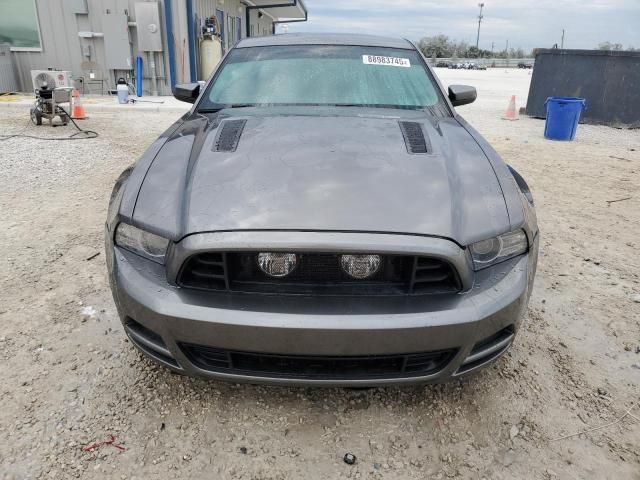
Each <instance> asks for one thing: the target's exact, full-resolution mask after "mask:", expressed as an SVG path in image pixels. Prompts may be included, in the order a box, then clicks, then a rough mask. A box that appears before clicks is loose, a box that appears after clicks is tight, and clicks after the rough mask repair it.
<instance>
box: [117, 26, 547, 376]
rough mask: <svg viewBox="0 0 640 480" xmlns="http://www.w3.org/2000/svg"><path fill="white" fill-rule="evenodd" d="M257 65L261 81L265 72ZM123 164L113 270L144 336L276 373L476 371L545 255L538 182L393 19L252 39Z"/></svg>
mask: <svg viewBox="0 0 640 480" xmlns="http://www.w3.org/2000/svg"><path fill="white" fill-rule="evenodd" d="M256 79H260V80H259V81H256ZM175 96H176V97H177V98H178V99H179V100H183V101H186V102H190V103H193V107H192V108H191V110H190V111H189V112H188V113H186V114H185V115H184V116H183V117H182V118H180V120H178V121H177V122H176V123H175V124H174V125H172V126H171V127H169V129H168V130H167V131H166V132H165V133H164V134H163V135H162V136H161V137H160V138H158V139H157V140H156V141H155V142H154V143H153V144H152V145H151V146H150V147H149V149H148V150H147V152H146V153H145V154H144V155H143V156H142V157H141V158H140V159H139V160H138V162H137V163H136V164H135V166H134V167H133V168H132V169H128V170H127V171H125V172H124V173H123V175H122V176H121V177H120V179H119V180H118V182H117V184H116V186H115V188H114V191H113V194H112V197H111V202H110V205H109V211H108V217H107V222H106V230H105V232H106V238H105V240H106V253H107V255H106V256H107V266H108V271H109V278H110V284H111V288H112V292H113V297H114V300H115V303H116V305H117V310H118V312H119V314H120V317H121V320H122V323H123V325H124V330H125V332H126V334H127V335H128V337H129V339H130V340H131V342H132V343H133V345H135V347H136V348H138V349H139V350H140V351H141V352H142V353H144V354H145V355H147V356H148V357H150V358H151V359H153V360H155V361H156V362H158V363H160V364H162V365H164V366H166V367H168V368H170V369H172V370H174V371H176V372H179V373H181V374H188V375H194V376H203V377H209V378H217V379H224V380H229V381H233V382H239V381H245V382H255V383H271V384H283V383H287V384H288V383H293V384H305V385H351V386H368V385H388V384H398V383H424V382H435V381H444V380H448V379H453V378H459V377H462V376H463V375H466V374H470V373H472V372H475V371H477V370H479V369H481V368H482V367H485V366H487V365H488V364H490V363H491V362H493V361H494V360H496V359H497V358H498V357H500V356H501V355H503V354H504V353H505V352H506V351H507V350H508V349H509V347H510V346H511V344H512V343H513V341H514V338H515V335H516V333H517V331H518V328H519V327H520V324H521V320H522V317H523V314H524V312H525V311H526V308H527V303H528V300H529V296H530V294H531V289H532V285H533V280H534V275H535V272H536V264H537V256H538V244H539V236H538V226H537V223H536V215H535V209H534V204H533V198H532V196H531V193H530V191H529V188H528V186H527V184H526V182H525V181H524V179H523V178H522V177H521V176H520V175H519V174H518V173H517V172H516V171H515V170H513V168H511V167H509V166H508V165H507V164H506V163H505V162H504V161H503V160H502V159H501V158H500V156H499V155H498V154H497V153H496V151H495V150H494V149H493V148H491V146H490V145H489V143H488V142H487V141H486V140H485V139H484V138H483V137H482V136H481V135H480V134H479V133H478V132H477V131H476V130H475V129H474V128H473V127H471V125H469V124H468V123H467V122H466V121H465V120H464V119H463V118H462V117H461V116H460V115H458V113H457V112H456V110H455V107H458V106H462V105H466V104H469V103H471V102H473V101H474V100H475V98H476V90H475V88H473V87H470V86H464V85H450V86H449V87H448V89H443V88H442V87H441V86H440V84H439V83H438V81H437V80H436V77H435V75H434V73H433V71H432V69H431V68H430V67H429V65H428V63H427V61H426V60H425V58H424V57H423V56H422V55H421V53H420V51H419V50H418V49H417V48H416V47H415V46H414V45H413V44H411V43H410V42H408V41H406V40H400V39H393V38H385V37H379V36H360V35H337V34H327V35H319V34H285V35H276V36H265V37H252V38H247V39H243V40H241V41H240V42H238V43H237V44H236V46H235V47H233V48H232V49H231V51H230V52H229V53H228V54H227V56H226V57H225V59H224V60H223V61H222V63H221V64H220V65H219V66H218V67H217V69H216V71H215V72H214V74H213V76H212V78H211V79H210V80H209V81H208V82H207V84H206V85H205V86H204V87H202V86H201V85H200V84H198V83H192V84H186V85H177V86H176V88H175Z"/></svg>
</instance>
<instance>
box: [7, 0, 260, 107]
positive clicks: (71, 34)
mask: <svg viewBox="0 0 640 480" xmlns="http://www.w3.org/2000/svg"><path fill="white" fill-rule="evenodd" d="M137 1H140V0H86V5H87V9H86V12H87V13H76V12H77V11H78V10H83V8H82V5H83V1H82V0H75V1H69V0H36V4H37V10H38V20H39V24H40V32H41V36H42V44H43V50H42V52H13V56H14V59H15V63H16V66H17V77H18V81H19V84H20V88H21V90H23V91H30V90H31V88H32V86H31V73H30V71H31V70H40V69H47V68H55V69H59V70H70V71H71V72H73V76H74V79H82V80H83V82H82V83H83V84H84V91H85V93H96V94H99V93H102V92H103V91H107V90H109V89H113V88H115V82H116V80H117V78H118V77H121V76H122V77H127V76H131V72H128V71H113V70H109V69H108V68H107V65H106V63H105V51H104V39H103V38H99V37H97V38H80V37H79V36H78V32H81V31H85V32H97V33H103V29H102V28H103V27H102V16H103V14H106V13H119V14H123V13H124V14H127V15H128V18H129V21H135V4H136V3H137ZM159 4H160V29H161V31H162V34H163V43H164V51H163V52H158V53H156V72H157V75H158V90H159V93H160V94H161V95H170V94H171V87H170V80H169V68H168V61H169V56H168V48H167V47H168V44H167V35H166V28H165V25H166V23H165V18H164V5H163V1H162V0H159ZM193 6H194V13H197V14H198V16H199V17H200V18H204V17H207V16H211V15H215V11H216V9H223V10H224V11H225V22H226V20H227V18H226V16H227V14H229V15H231V16H233V17H234V18H235V17H240V18H241V23H242V37H244V36H245V7H244V5H243V4H241V3H240V0H193ZM171 11H172V16H173V28H174V35H173V43H174V49H175V70H176V81H177V82H178V83H180V82H183V81H190V74H189V55H190V52H189V41H188V28H187V14H186V0H172V9H171ZM252 21H253V22H254V23H255V24H254V32H255V34H256V35H262V34H263V33H264V32H268V33H269V34H270V33H271V19H270V18H269V17H268V16H267V15H264V16H263V17H262V19H260V20H258V16H257V12H255V11H254V12H253V13H252ZM226 27H227V26H226V25H225V30H226ZM196 33H197V32H196ZM129 34H130V40H131V55H132V65H135V57H136V56H137V55H138V47H137V35H136V27H130V28H129ZM232 43H235V42H232ZM87 48H88V49H89V51H87ZM87 53H90V57H87V56H86V54H87ZM143 60H144V77H145V81H144V94H145V95H149V94H150V90H151V82H150V81H149V74H150V72H149V68H148V67H149V61H148V57H145V56H144V55H143ZM91 73H93V75H94V77H95V78H93V79H91V78H90V76H91V75H90V74H91Z"/></svg>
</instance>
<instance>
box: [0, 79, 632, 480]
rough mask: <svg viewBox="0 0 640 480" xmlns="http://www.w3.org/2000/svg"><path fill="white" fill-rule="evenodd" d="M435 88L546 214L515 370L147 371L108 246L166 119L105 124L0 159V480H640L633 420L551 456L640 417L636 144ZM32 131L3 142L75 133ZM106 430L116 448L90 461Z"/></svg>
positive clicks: (22, 115)
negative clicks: (116, 211) (409, 383)
mask: <svg viewBox="0 0 640 480" xmlns="http://www.w3.org/2000/svg"><path fill="white" fill-rule="evenodd" d="M438 73H439V75H441V77H442V79H443V82H444V83H445V84H446V83H452V82H458V83H471V84H475V85H477V86H478V89H479V94H480V97H479V100H478V101H477V102H476V103H475V104H473V105H469V106H467V107H462V108H461V109H460V110H461V112H462V113H463V114H464V115H465V116H466V118H467V119H468V120H470V121H471V123H472V124H474V125H475V126H476V127H477V128H478V129H479V130H480V131H481V132H482V133H483V134H484V135H485V136H486V137H487V138H488V140H489V141H490V142H491V143H492V144H493V145H494V146H495V147H496V149H497V150H498V151H499V152H500V153H501V154H502V155H503V156H504V158H505V159H507V160H508V161H509V162H510V163H512V164H513V165H515V166H516V167H517V168H518V169H519V170H520V172H521V173H522V174H523V175H524V176H525V177H526V178H527V179H528V181H529V183H530V184H531V187H532V190H533V192H534V195H535V197H536V201H537V205H538V215H539V220H540V225H541V230H542V242H541V255H540V265H539V273H538V278H537V280H536V286H535V291H534V294H533V296H532V299H531V304H530V309H529V312H528V318H527V322H526V324H525V327H524V328H523V329H522V331H521V334H520V335H519V337H518V339H517V341H516V344H515V345H514V347H513V348H512V350H511V351H510V353H509V354H507V355H506V356H505V357H503V358H502V359H501V360H500V361H498V362H497V363H496V364H494V365H493V366H492V367H491V368H489V369H487V370H485V371H484V372H482V373H480V374H478V375H476V376H474V377H472V378H469V379H467V380H465V381H462V382H454V383H449V384H446V385H437V386H425V387H411V388H384V389H371V390H346V389H308V388H305V389H299V388H275V387H258V386H250V385H234V384H228V383H218V382H212V381H204V380H197V379H191V378H184V377H180V376H176V375H173V374H171V373H169V372H168V371H167V370H165V369H163V368H161V367H157V366H155V365H154V364H152V363H150V362H148V361H147V360H145V359H144V358H142V357H141V356H140V355H139V354H138V353H136V351H134V349H133V348H132V346H131V345H130V344H129V343H128V342H127V341H126V339H125V335H124V333H123V331H122V328H121V326H120V323H119V320H118V318H117V314H116V311H115V307H114V305H113V302H112V300H111V294H110V292H109V290H108V286H107V279H106V272H105V270H106V269H105V265H104V253H103V238H102V229H103V222H104V219H105V216H106V208H107V200H108V197H109V193H110V191H111V187H112V184H113V182H114V181H115V179H116V177H117V176H118V174H119V173H120V171H122V170H123V169H124V168H125V167H126V166H128V165H129V164H130V163H131V162H132V161H133V160H134V159H135V158H137V157H138V156H139V155H140V154H141V153H142V152H143V150H144V149H145V147H146V146H147V145H148V144H149V143H151V141H153V139H154V138H155V137H156V136H157V135H158V134H159V133H160V132H161V131H162V130H163V129H165V128H166V127H167V126H169V125H170V124H171V123H172V122H173V121H174V120H175V118H176V117H177V116H178V114H176V113H162V112H161V113H147V114H142V113H140V114H136V113H127V114H115V113H95V114H91V115H90V118H89V119H88V120H85V121H84V122H83V125H84V126H85V128H91V129H93V130H97V131H98V132H100V134H101V135H100V137H99V138H98V139H95V140H88V141H77V142H75V141H74V142H43V141H39V140H32V139H11V140H7V141H2V142H0V162H1V163H0V165H1V168H0V182H1V184H2V188H1V189H0V211H1V212H2V215H1V216H0V232H1V233H0V248H1V249H2V251H3V252H4V253H3V254H2V255H1V256H0V321H1V322H2V323H1V324H2V331H1V332H0V356H1V361H2V365H3V368H2V370H1V371H0V402H2V409H1V410H0V478H11V479H13V478H19V479H22V478H46V479H49V478H60V479H66V478H87V479H88V478H113V479H133V478H138V479H164V478H173V477H176V478H177V477H178V476H181V477H183V478H205V477H206V478H238V479H287V478H307V479H325V478H331V479H333V478H373V479H377V478H385V479H395V478H398V479H400V478H402V479H404V478H416V479H418V478H419V479H424V478H456V477H459V478H477V479H480V478H487V479H512V478H534V479H550V478H563V479H581V478H598V479H605V478H606V479H621V478H625V479H626V478H629V479H640V421H638V419H640V406H638V408H635V409H634V410H632V411H631V415H627V416H626V417H625V418H623V419H622V420H621V421H619V422H617V423H615V424H613V425H610V426H608V427H606V428H602V429H600V430H597V431H593V432H590V433H588V434H582V435H577V436H574V437H571V438H566V439H561V440H557V439H558V438H559V437H562V436H564V435H568V434H572V433H576V432H580V431H582V430H585V429H588V428H591V427H596V426H600V425H605V424H608V423H610V422H614V421H616V420H618V419H619V418H620V417H622V416H623V415H624V413H625V412H627V411H628V410H629V409H631V408H634V406H637V404H638V403H639V401H640V381H639V380H640V278H639V276H638V275H639V272H640V260H639V257H638V255H637V252H638V250H639V249H640V241H639V240H638V234H639V233H640V194H639V192H640V190H639V187H640V180H639V178H638V173H639V171H640V132H639V131H638V130H635V131H628V130H615V129H611V128H606V127H595V126H587V125H582V126H580V129H579V132H578V138H577V140H576V141H575V142H572V143H556V142H549V141H545V140H544V139H543V138H542V131H543V122H542V121H540V120H533V119H528V118H523V119H521V120H520V121H518V122H507V121H504V120H501V119H500V116H501V114H502V112H503V110H504V109H505V108H506V106H507V103H508V100H509V97H510V96H511V95H512V94H516V95H518V103H519V105H523V104H524V100H525V98H526V93H527V89H528V83H529V79H530V76H529V75H530V72H526V71H513V70H512V71H508V72H507V71H504V70H496V71H486V72H472V71H470V72H466V71H449V70H440V71H439V72H438ZM27 119H28V118H27V113H26V111H17V110H12V109H7V110H6V111H5V112H3V115H2V116H1V117H0V133H14V132H19V131H22V130H25V133H27V132H28V133H33V134H36V135H61V134H66V133H70V132H71V127H66V128H56V129H51V128H50V127H40V128H36V127H32V126H29V125H28V124H27ZM626 197H632V198H630V199H628V200H622V201H618V202H613V203H608V201H611V200H620V199H623V198H626ZM96 254H98V256H97V257H94V256H95V255H96ZM632 415H634V416H635V417H637V418H634V416H632ZM110 435H114V436H115V437H117V440H116V442H117V443H118V444H121V445H122V447H123V448H125V449H126V450H125V451H120V450H119V449H118V448H116V447H114V446H112V445H103V446H100V447H98V448H96V449H95V450H94V451H92V452H85V451H83V450H82V447H83V446H86V445H88V444H90V443H92V442H95V441H103V440H106V439H108V438H109V436H110ZM347 452H351V453H353V454H354V455H355V456H356V457H357V460H356V463H355V464H354V465H351V466H350V465H347V464H346V463H344V462H343V460H342V458H343V456H344V455H345V453H347Z"/></svg>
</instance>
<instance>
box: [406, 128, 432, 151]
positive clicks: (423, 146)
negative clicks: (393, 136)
mask: <svg viewBox="0 0 640 480" xmlns="http://www.w3.org/2000/svg"><path fill="white" fill-rule="evenodd" d="M398 123H399V124H400V130H402V136H403V137H404V143H405V144H406V146H407V152H409V153H431V142H429V139H428V138H427V137H425V135H424V131H423V130H422V124H420V123H418V122H398Z"/></svg>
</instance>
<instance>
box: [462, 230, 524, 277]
mask: <svg viewBox="0 0 640 480" xmlns="http://www.w3.org/2000/svg"><path fill="white" fill-rule="evenodd" d="M527 248H528V242H527V235H526V234H525V233H524V231H523V230H517V231H515V232H509V233H505V234H504V235H500V236H498V237H494V238H490V239H488V240H482V241H481V242H476V243H474V244H472V245H471V246H470V247H469V249H470V250H471V257H472V258H473V268H474V270H480V269H483V268H486V267H490V266H491V265H495V264H496V263H500V262H503V261H505V260H508V259H509V258H513V257H517V256H518V255H522V254H523V253H525V252H526V251H527Z"/></svg>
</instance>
